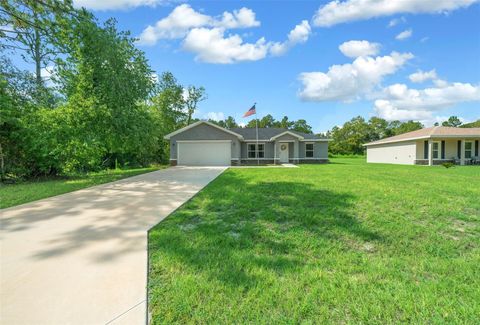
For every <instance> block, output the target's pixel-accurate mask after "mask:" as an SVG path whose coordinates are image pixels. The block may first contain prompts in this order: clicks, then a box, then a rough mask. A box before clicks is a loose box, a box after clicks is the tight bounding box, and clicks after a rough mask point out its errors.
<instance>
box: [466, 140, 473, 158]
mask: <svg viewBox="0 0 480 325" xmlns="http://www.w3.org/2000/svg"><path fill="white" fill-rule="evenodd" d="M472 157H473V142H465V158H467V159H470V158H472Z"/></svg>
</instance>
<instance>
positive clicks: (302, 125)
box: [210, 114, 313, 133]
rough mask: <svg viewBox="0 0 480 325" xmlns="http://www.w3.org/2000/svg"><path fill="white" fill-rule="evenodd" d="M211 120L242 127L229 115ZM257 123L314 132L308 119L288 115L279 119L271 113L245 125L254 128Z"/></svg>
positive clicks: (223, 125) (230, 126) (231, 126)
mask: <svg viewBox="0 0 480 325" xmlns="http://www.w3.org/2000/svg"><path fill="white" fill-rule="evenodd" d="M210 122H212V123H215V124H217V125H220V126H221V127H224V128H228V129H231V128H238V127H241V125H239V124H237V122H236V121H235V119H234V118H233V117H232V116H228V117H227V118H226V119H224V120H220V121H215V120H210ZM257 124H258V127H259V128H283V129H289V130H294V131H298V132H303V133H313V131H312V127H311V126H310V125H308V123H307V121H306V120H303V119H300V120H297V121H290V120H289V119H288V116H284V117H283V118H282V119H281V120H279V121H278V120H275V118H274V117H273V116H272V115H270V114H267V115H265V116H264V117H262V118H259V119H258V121H257V120H255V119H251V120H250V121H249V122H248V123H247V124H246V125H244V127H247V128H254V127H256V126H257Z"/></svg>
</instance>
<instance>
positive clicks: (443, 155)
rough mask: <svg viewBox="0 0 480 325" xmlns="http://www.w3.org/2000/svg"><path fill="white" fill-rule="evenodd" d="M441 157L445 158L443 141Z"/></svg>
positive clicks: (443, 143)
mask: <svg viewBox="0 0 480 325" xmlns="http://www.w3.org/2000/svg"><path fill="white" fill-rule="evenodd" d="M442 159H445V141H442Z"/></svg>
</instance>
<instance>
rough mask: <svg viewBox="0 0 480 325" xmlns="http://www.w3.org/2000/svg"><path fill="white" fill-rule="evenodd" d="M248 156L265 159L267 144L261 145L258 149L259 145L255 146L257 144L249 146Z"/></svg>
mask: <svg viewBox="0 0 480 325" xmlns="http://www.w3.org/2000/svg"><path fill="white" fill-rule="evenodd" d="M257 154H258V155H257ZM247 156H248V158H264V157H265V144H263V143H259V144H258V147H257V144H255V143H249V144H247Z"/></svg>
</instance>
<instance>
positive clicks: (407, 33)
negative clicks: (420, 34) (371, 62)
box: [395, 28, 413, 41]
mask: <svg viewBox="0 0 480 325" xmlns="http://www.w3.org/2000/svg"><path fill="white" fill-rule="evenodd" d="M412 34H413V31H412V29H411V28H410V29H407V30H404V31H403V32H401V33H400V34H398V35H397V36H395V39H397V40H399V41H403V40H406V39H407V38H410V37H411V36H412Z"/></svg>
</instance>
